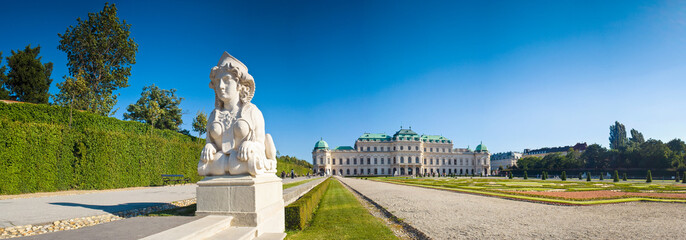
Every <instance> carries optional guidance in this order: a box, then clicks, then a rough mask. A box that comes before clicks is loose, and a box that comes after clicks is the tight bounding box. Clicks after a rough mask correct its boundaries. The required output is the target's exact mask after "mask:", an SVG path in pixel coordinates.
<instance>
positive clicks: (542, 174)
mask: <svg viewBox="0 0 686 240" xmlns="http://www.w3.org/2000/svg"><path fill="white" fill-rule="evenodd" d="M541 180H545V171H543V172H541Z"/></svg>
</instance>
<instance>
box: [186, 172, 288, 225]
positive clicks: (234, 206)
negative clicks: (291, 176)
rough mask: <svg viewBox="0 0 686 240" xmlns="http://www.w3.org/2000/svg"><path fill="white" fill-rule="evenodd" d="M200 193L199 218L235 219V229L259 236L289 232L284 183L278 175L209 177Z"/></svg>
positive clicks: (199, 187)
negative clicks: (248, 229) (250, 229)
mask: <svg viewBox="0 0 686 240" xmlns="http://www.w3.org/2000/svg"><path fill="white" fill-rule="evenodd" d="M196 191H197V193H196V195H197V206H198V209H197V211H196V212H195V214H196V215H198V216H204V215H227V216H233V218H234V219H233V221H232V222H231V226H232V227H233V226H236V227H256V228H257V232H258V235H261V234H263V233H283V232H284V231H285V223H284V203H283V193H282V192H283V189H282V183H281V178H278V177H277V176H275V175H274V174H262V175H258V176H256V177H252V176H248V175H244V176H215V177H206V178H205V179H204V180H202V181H199V182H198V188H197V190H196Z"/></svg>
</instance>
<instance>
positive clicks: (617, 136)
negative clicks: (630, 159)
mask: <svg viewBox="0 0 686 240" xmlns="http://www.w3.org/2000/svg"><path fill="white" fill-rule="evenodd" d="M627 144H628V139H627V138H626V128H624V124H621V123H619V122H617V121H615V124H614V125H612V126H610V149H624V148H626V146H627Z"/></svg>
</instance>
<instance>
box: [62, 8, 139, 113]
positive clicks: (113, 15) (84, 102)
mask: <svg viewBox="0 0 686 240" xmlns="http://www.w3.org/2000/svg"><path fill="white" fill-rule="evenodd" d="M76 21H77V24H76V25H75V26H69V27H68V28H67V30H66V32H65V33H64V34H57V35H58V36H59V37H60V45H59V46H58V47H57V49H59V50H62V51H64V52H65V53H66V54H67V59H68V62H67V66H68V67H69V74H70V75H71V76H72V77H73V78H77V76H80V77H81V78H83V80H84V81H85V83H86V86H87V87H88V88H87V92H85V93H84V94H79V95H78V96H77V97H76V98H73V100H72V101H70V102H71V103H74V104H75V106H78V107H77V109H80V110H86V111H89V112H93V113H97V114H100V115H105V116H106V115H109V114H110V112H111V111H112V108H113V107H114V105H115V104H116V103H117V96H118V94H114V91H115V90H117V89H119V88H123V87H128V86H129V85H128V78H129V76H130V75H131V65H133V64H135V63H136V51H137V50H138V44H136V43H135V42H134V41H133V38H130V37H129V35H130V28H131V25H130V24H127V23H126V21H125V20H122V21H119V17H117V8H116V7H115V5H114V4H108V3H105V7H104V8H103V10H102V11H100V12H97V13H88V19H86V20H82V19H81V18H77V19H76ZM60 86H61V88H60V92H59V93H58V97H57V98H61V99H69V98H70V96H75V94H73V93H71V92H69V91H68V90H66V89H63V87H65V85H64V84H63V85H60ZM67 86H68V85H67ZM58 102H59V103H64V101H58Z"/></svg>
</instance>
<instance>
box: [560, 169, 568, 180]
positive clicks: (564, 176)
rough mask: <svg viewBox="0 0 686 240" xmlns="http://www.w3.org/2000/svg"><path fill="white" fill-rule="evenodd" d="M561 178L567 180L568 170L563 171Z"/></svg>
mask: <svg viewBox="0 0 686 240" xmlns="http://www.w3.org/2000/svg"><path fill="white" fill-rule="evenodd" d="M560 180H562V181H567V172H565V171H562V176H561V177H560Z"/></svg>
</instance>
